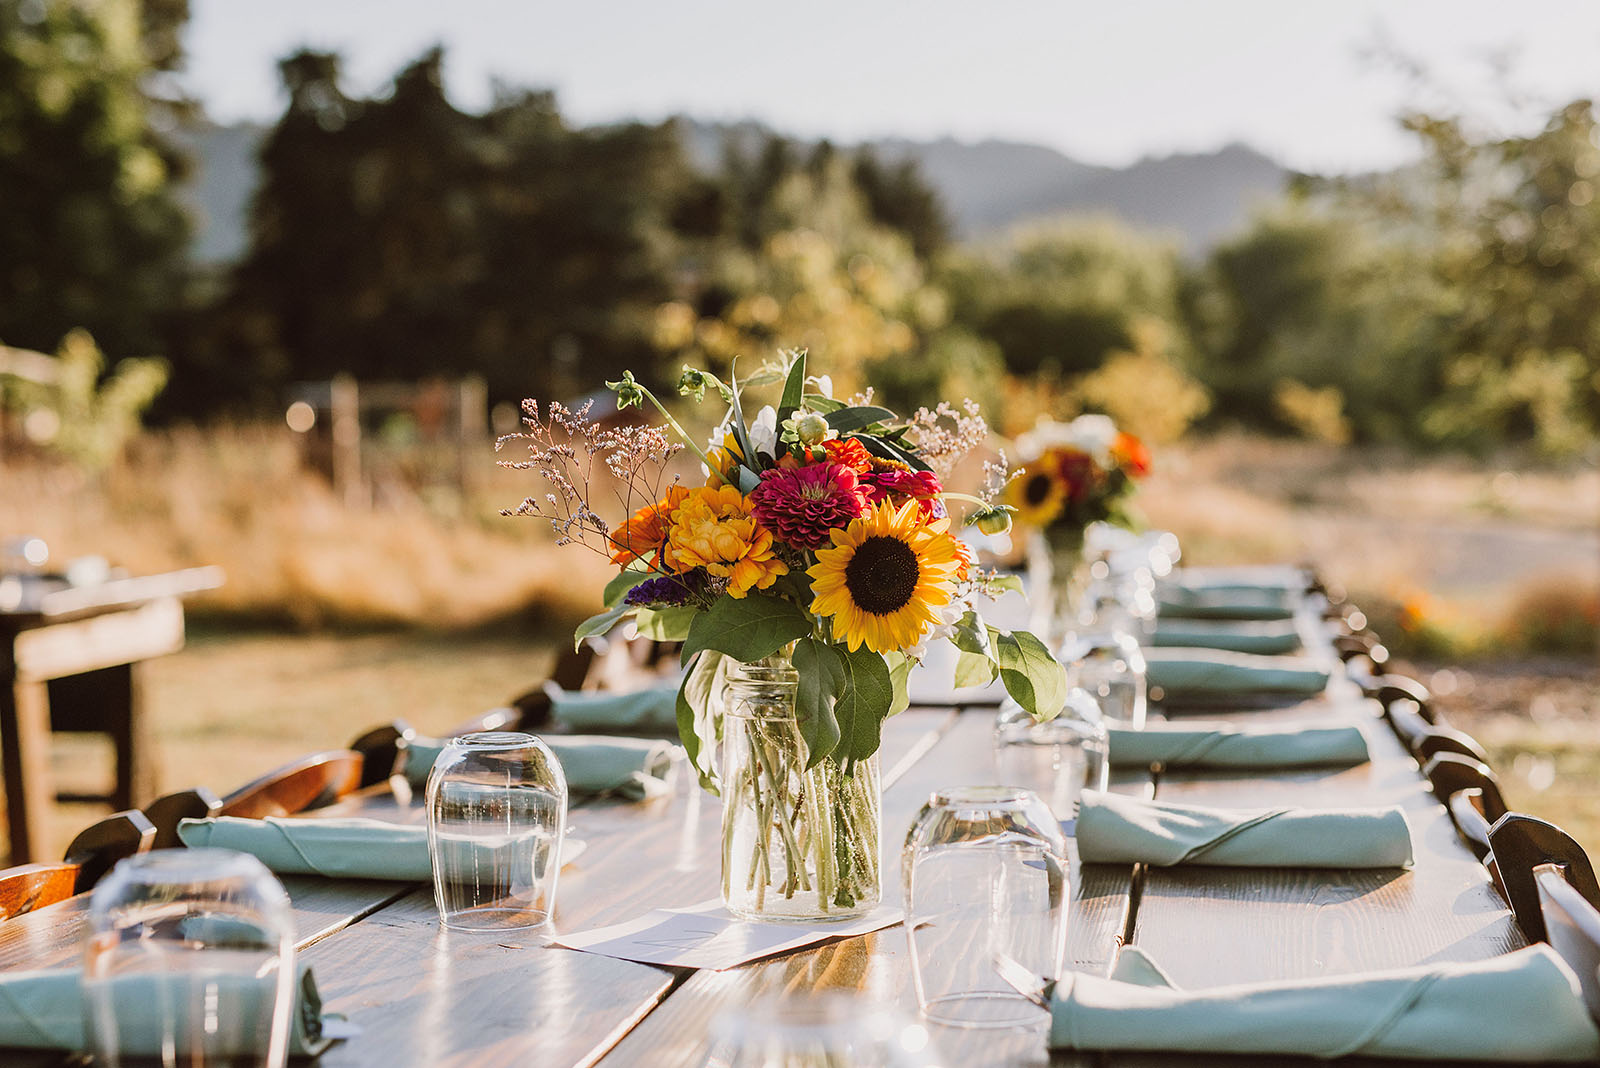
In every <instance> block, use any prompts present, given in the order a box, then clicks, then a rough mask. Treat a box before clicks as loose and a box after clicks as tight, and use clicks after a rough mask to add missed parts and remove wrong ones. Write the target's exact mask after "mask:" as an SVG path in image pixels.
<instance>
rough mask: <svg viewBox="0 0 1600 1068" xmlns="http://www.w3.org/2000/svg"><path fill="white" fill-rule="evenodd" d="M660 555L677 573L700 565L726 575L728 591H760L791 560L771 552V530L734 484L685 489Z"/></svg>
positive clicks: (738, 594) (737, 593)
mask: <svg viewBox="0 0 1600 1068" xmlns="http://www.w3.org/2000/svg"><path fill="white" fill-rule="evenodd" d="M662 556H663V559H664V560H665V562H666V564H667V566H668V567H670V568H671V569H672V570H674V571H677V572H680V573H681V572H684V571H689V570H692V569H694V568H696V567H703V568H705V569H706V571H708V572H709V573H711V574H713V575H716V576H718V577H720V578H725V579H727V580H728V594H729V595H730V596H732V597H743V596H744V595H745V594H747V593H749V592H750V591H751V590H752V589H757V590H764V589H766V588H767V587H769V586H771V585H772V584H773V583H774V582H775V581H777V578H778V576H779V575H786V574H788V573H789V565H787V564H785V563H784V562H783V561H782V560H779V559H778V558H777V557H776V556H774V555H773V552H772V532H771V531H769V530H768V529H767V528H765V527H763V526H762V525H761V524H760V523H757V522H756V521H755V519H754V518H753V517H752V516H751V515H750V502H749V501H748V500H747V499H746V498H745V496H744V495H743V494H742V493H740V492H739V491H738V490H737V489H735V488H734V487H732V486H718V487H715V488H713V487H710V486H707V487H703V488H701V489H692V490H690V491H688V493H686V494H684V498H683V503H682V504H680V505H679V506H678V508H677V510H676V511H674V512H673V513H672V527H671V529H669V530H668V531H667V545H666V549H665V550H664V551H663V554H662Z"/></svg>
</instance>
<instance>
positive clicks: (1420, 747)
mask: <svg viewBox="0 0 1600 1068" xmlns="http://www.w3.org/2000/svg"><path fill="white" fill-rule="evenodd" d="M1412 752H1413V753H1415V754H1416V756H1417V759H1418V760H1420V761H1422V762H1423V763H1424V764H1426V763H1427V762H1428V761H1430V760H1432V759H1433V758H1434V757H1436V756H1438V755H1439V754H1440V753H1454V754H1456V755H1457V756H1462V757H1466V758H1467V759H1468V760H1475V761H1477V762H1478V763H1480V764H1487V763H1488V762H1489V757H1488V756H1487V755H1486V754H1485V753H1484V751H1483V746H1481V745H1479V744H1478V742H1477V739H1475V738H1473V737H1472V735H1470V734H1467V733H1466V732H1465V731H1458V730H1456V729H1455V728H1454V727H1441V726H1437V725H1435V726H1432V727H1429V728H1428V730H1427V731H1426V732H1425V733H1424V734H1423V735H1422V736H1421V737H1420V738H1418V739H1417V744H1416V745H1415V746H1413V747H1412Z"/></svg>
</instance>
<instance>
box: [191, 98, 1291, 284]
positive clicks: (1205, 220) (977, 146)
mask: <svg viewBox="0 0 1600 1068" xmlns="http://www.w3.org/2000/svg"><path fill="white" fill-rule="evenodd" d="M681 125H682V129H683V134H684V143H685V148H686V151H687V152H688V154H689V157H690V159H691V160H693V161H694V162H695V163H696V164H697V165H698V166H701V167H703V168H708V169H709V168H711V167H715V166H717V165H718V163H719V161H720V160H721V158H722V155H723V151H724V144H725V143H726V142H727V141H728V140H729V139H731V140H732V141H733V143H734V144H736V145H739V146H741V147H743V148H744V149H746V150H753V149H755V148H756V147H758V146H759V145H760V144H761V143H762V141H764V140H765V139H766V138H767V137H768V136H770V135H771V133H772V132H773V131H772V130H771V129H770V128H769V127H766V126H764V125H762V124H760V123H756V122H742V123H705V122H698V121H695V120H693V119H683V120H681ZM266 133H267V127H265V126H260V125H256V124H251V123H237V124H232V125H215V124H206V125H203V126H200V127H197V128H195V129H193V130H190V131H187V132H185V133H184V134H183V137H182V140H183V144H184V146H185V147H186V148H187V149H188V150H189V151H190V152H191V153H193V155H194V157H195V176H194V178H193V179H192V185H191V188H190V190H189V192H188V196H187V199H188V202H189V204H190V205H191V207H193V208H194V209H195V211H196V215H197V219H198V226H197V233H196V237H195V242H194V247H193V252H194V256H195V258H196V259H197V260H199V261H200V262H202V263H213V264H215V263H226V262H228V261H231V260H234V259H237V258H238V257H239V256H240V255H242V254H243V252H244V250H245V248H246V247H247V243H248V233H249V205H250V197H251V195H252V194H253V192H254V189H255V181H256V169H257V165H256V158H255V157H256V152H257V150H258V149H259V147H260V143H261V139H262V138H263V137H264V136H265V135H266ZM842 147H846V148H855V147H868V148H871V149H872V150H873V151H875V152H876V153H877V154H878V155H879V157H880V158H882V159H883V160H885V161H900V160H905V159H912V160H915V161H916V162H917V164H918V166H919V167H920V168H921V170H922V173H923V175H924V176H925V177H926V178H927V180H928V182H929V184H931V185H932V186H933V187H934V188H935V189H937V190H938V191H939V194H940V196H941V197H942V198H943V200H944V204H945V208H946V210H947V211H948V212H949V214H950V219H951V222H952V224H953V225H954V226H955V229H956V232H957V234H958V235H959V236H961V237H966V238H982V237H984V236H987V235H991V234H994V233H997V232H1001V231H1004V230H1006V229H1009V228H1011V227H1013V226H1016V225H1019V224H1022V223H1026V222H1030V221H1034V220H1038V219H1044V218H1050V217H1054V216H1061V215H1085V214H1098V215H1110V216H1114V217H1116V218H1120V219H1122V220H1124V221H1126V222H1128V223H1130V224H1132V225H1134V226H1137V227H1140V228H1144V229H1150V230H1156V231H1161V232H1164V233H1168V234H1171V235H1172V236H1173V237H1174V238H1176V239H1177V241H1178V242H1179V243H1180V245H1181V246H1182V247H1183V248H1184V250H1185V251H1187V252H1189V253H1190V254H1198V253H1203V252H1205V251H1206V250H1207V249H1210V248H1212V247H1213V246H1215V245H1216V244H1217V243H1218V242H1219V241H1220V240H1222V239H1224V238H1226V237H1227V236H1228V235H1230V234H1232V233H1236V232H1238V231H1239V230H1240V229H1242V228H1243V227H1244V226H1245V225H1246V224H1247V223H1248V222H1249V220H1250V217H1251V214H1252V213H1253V212H1254V211H1255V210H1256V208H1257V207H1258V206H1259V205H1260V204H1261V203H1263V202H1265V201H1268V200H1270V199H1272V198H1273V197H1275V196H1277V195H1279V194H1280V193H1282V191H1283V189H1284V185H1285V183H1286V182H1287V180H1288V178H1289V176H1290V172H1289V171H1288V170H1287V169H1285V168H1284V167H1283V166H1282V165H1281V164H1279V163H1278V162H1276V161H1275V160H1273V159H1272V158H1271V157H1269V156H1266V155H1264V154H1263V153H1261V152H1258V151H1256V150H1255V149H1253V148H1250V147H1249V146H1247V145H1242V144H1231V145H1227V146H1226V147H1224V148H1221V149H1218V150H1217V151H1215V152H1203V153H1187V154H1178V155H1171V156H1162V157H1152V158H1147V159H1142V160H1140V161H1138V162H1137V163H1134V164H1131V165H1130V166H1127V167H1105V166H1100V165H1096V164H1091V163H1083V162H1081V161H1079V160H1075V159H1072V158H1071V157H1070V156H1067V155H1064V154H1063V153H1061V152H1058V151H1056V150H1055V149H1053V148H1049V147H1046V146H1044V145H1035V144H1027V143H1023V142H1016V141H997V140H987V141H979V142H965V141H957V140H955V139H954V138H948V137H946V138H940V139H939V140H936V141H911V140H906V139H903V138H886V139H881V140H876V141H869V142H865V143H864V144H863V145H845V146H842Z"/></svg>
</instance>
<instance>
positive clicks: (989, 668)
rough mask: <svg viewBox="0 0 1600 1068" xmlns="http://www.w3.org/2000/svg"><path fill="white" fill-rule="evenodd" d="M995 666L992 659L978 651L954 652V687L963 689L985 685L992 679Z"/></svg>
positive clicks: (996, 669) (995, 669)
mask: <svg viewBox="0 0 1600 1068" xmlns="http://www.w3.org/2000/svg"><path fill="white" fill-rule="evenodd" d="M998 670H999V669H998V668H996V667H995V663H994V661H993V660H991V659H989V658H988V657H987V656H982V655H980V654H978V653H969V652H965V651H962V652H960V653H958V654H956V676H955V685H956V689H958V690H960V689H965V688H967V687H968V686H987V685H989V684H990V683H991V682H993V681H994V677H995V673H996V672H997V671H998Z"/></svg>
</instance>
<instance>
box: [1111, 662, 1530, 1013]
mask: <svg viewBox="0 0 1600 1068" xmlns="http://www.w3.org/2000/svg"><path fill="white" fill-rule="evenodd" d="M1212 718H1216V719H1220V720H1223V721H1226V722H1233V723H1263V722H1273V723H1280V724H1284V723H1294V722H1304V723H1313V722H1314V723H1317V724H1320V725H1332V724H1343V723H1355V724H1360V725H1362V726H1363V728H1364V729H1365V731H1366V734H1367V739H1368V747H1369V749H1370V751H1371V753H1372V757H1373V759H1372V762H1371V763H1370V764H1364V765H1359V766H1357V767H1353V768H1338V769H1303V770H1297V771H1276V772H1256V773H1248V774H1242V775H1241V774H1228V773H1218V772H1183V773H1173V774H1171V775H1167V776H1164V777H1163V778H1162V779H1161V781H1160V782H1159V783H1158V785H1157V796H1158V797H1160V798H1162V799H1163V800H1171V801H1182V802H1192V803H1195V804H1214V805H1218V806H1220V807H1228V806H1235V805H1237V806H1241V807H1254V806H1267V805H1276V804H1295V805H1305V806H1325V807H1326V806H1367V805H1400V806H1402V807H1403V809H1404V810H1405V813H1406V819H1407V822H1408V823H1409V824H1410V827H1411V834H1412V847H1413V850H1414V852H1415V854H1416V864H1415V866H1414V867H1413V868H1411V869H1409V870H1404V871H1402V870H1399V869H1389V870H1384V869H1369V870H1352V871H1341V870H1317V869H1250V868H1218V867H1181V868H1164V869H1151V870H1150V871H1149V872H1148V873H1147V875H1146V879H1145V885H1144V890H1143V896H1142V898H1141V901H1140V905H1139V914H1138V917H1137V921H1136V924H1135V932H1134V941H1135V943H1136V944H1137V945H1139V946H1140V947H1141V948H1143V949H1146V950H1148V951H1149V952H1150V953H1151V954H1152V955H1153V956H1154V957H1155V958H1156V959H1157V960H1158V961H1160V962H1161V964H1162V966H1163V967H1164V968H1166V969H1167V970H1168V971H1169V973H1170V974H1171V975H1172V977H1173V979H1174V980H1175V981H1176V982H1177V983H1178V984H1179V985H1182V986H1211V985H1217V984H1222V983H1242V982H1257V981H1264V980H1271V979H1290V978H1306V977H1312V976H1320V975H1339V974H1348V973H1352V972H1360V971H1371V970H1373V969H1377V968H1387V967H1405V966H1410V965H1414V964H1420V963H1423V962H1425V961H1434V960H1453V961H1471V960H1483V959H1486V958H1489V957H1493V956H1497V955H1499V954H1502V953H1507V952H1510V951H1511V950H1514V949H1518V948H1520V947H1521V946H1523V945H1524V944H1525V941H1524V939H1523V937H1522V934H1521V932H1520V931H1519V930H1518V929H1517V927H1516V924H1515V922H1514V921H1513V920H1512V918H1511V913H1510V911H1509V910H1508V909H1507V908H1506V907H1505V904H1504V902H1502V901H1501V900H1500V898H1499V895H1498V894H1496V893H1495V891H1494V889H1493V887H1492V885H1491V883H1490V881H1489V877H1488V873H1487V872H1486V871H1485V870H1484V868H1483V865H1482V864H1480V863H1479V862H1478V861H1477V860H1476V858H1474V857H1473V856H1472V854H1471V853H1470V852H1468V851H1467V849H1466V848H1465V847H1464V846H1463V845H1462V844H1461V843H1460V841H1459V840H1458V839H1457V837H1456V833H1455V829H1454V826H1453V825H1452V824H1451V822H1450V818H1449V815H1448V813H1446V812H1445V810H1444V808H1443V807H1442V806H1441V805H1439V803H1438V802H1437V801H1436V800H1435V799H1434V798H1433V796H1432V795H1431V794H1430V793H1428V791H1427V788H1426V786H1425V784H1424V783H1423V781H1422V778H1421V775H1420V773H1419V772H1418V769H1417V765H1416V762H1415V761H1414V760H1412V758H1411V757H1410V756H1409V755H1408V754H1407V753H1406V752H1405V751H1404V750H1403V749H1402V748H1401V747H1400V745H1399V743H1398V742H1397V741H1396V739H1395V738H1394V736H1393V734H1392V733H1391V732H1390V731H1389V729H1388V727H1387V725H1385V724H1384V723H1383V722H1382V721H1381V720H1380V719H1378V717H1377V711H1376V706H1375V704H1373V703H1371V702H1367V701H1364V700H1362V699H1360V698H1359V697H1357V696H1354V695H1352V694H1350V693H1349V692H1348V691H1345V692H1343V693H1337V692H1336V696H1334V697H1333V698H1330V699H1323V700H1320V701H1314V702H1307V703H1305V704H1302V705H1299V706H1296V707H1294V708H1291V709H1284V710H1276V711H1270V712H1241V713H1235V714H1232V715H1224V716H1218V717H1210V716H1208V717H1207V719H1208V720H1209V719H1212Z"/></svg>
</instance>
